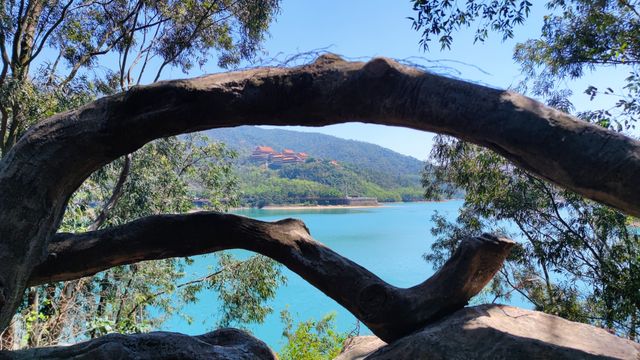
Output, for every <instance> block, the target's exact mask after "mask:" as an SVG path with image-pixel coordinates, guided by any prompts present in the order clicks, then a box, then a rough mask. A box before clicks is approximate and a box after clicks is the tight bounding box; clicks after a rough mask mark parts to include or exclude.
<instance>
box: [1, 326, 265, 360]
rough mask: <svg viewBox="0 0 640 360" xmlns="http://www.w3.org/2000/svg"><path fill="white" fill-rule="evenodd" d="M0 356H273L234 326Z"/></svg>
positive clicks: (235, 359)
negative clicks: (200, 333)
mask: <svg viewBox="0 0 640 360" xmlns="http://www.w3.org/2000/svg"><path fill="white" fill-rule="evenodd" d="M0 359H2V360H5V359H7V360H8V359H11V360H13V359H51V360H53V359H78V360H80V359H87V360H89V359H91V360H94V359H95V360H101V359H123V360H124V359H136V360H145V359H154V360H155V359H167V360H168V359H185V360H204V359H220V360H222V359H224V360H254V359H255V360H263V359H264V360H267V359H268V360H276V359H277V357H276V355H275V354H274V353H273V351H271V349H269V347H268V346H267V344H265V343H264V342H262V341H261V340H258V339H256V338H254V337H253V336H251V335H249V334H248V333H246V332H244V331H241V330H237V329H220V330H216V331H213V332H210V333H207V334H204V335H199V336H189V335H184V334H179V333H172V332H164V331H158V332H151V333H147V334H134V335H121V334H109V335H106V336H103V337H100V338H97V339H94V340H89V341H85V342H82V343H79V344H76V345H72V346H53V347H45V348H35V349H27V350H21V351H14V352H9V351H5V352H2V351H0Z"/></svg>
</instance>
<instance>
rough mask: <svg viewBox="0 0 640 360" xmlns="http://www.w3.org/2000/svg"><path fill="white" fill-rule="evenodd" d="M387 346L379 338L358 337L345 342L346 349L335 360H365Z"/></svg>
mask: <svg viewBox="0 0 640 360" xmlns="http://www.w3.org/2000/svg"><path fill="white" fill-rule="evenodd" d="M385 345H387V343H386V342H384V341H382V340H380V339H379V338H378V337H377V336H356V337H352V338H348V339H347V340H346V341H345V342H344V348H343V349H342V352H341V353H340V355H338V357H337V358H335V359H334V360H363V359H365V358H366V357H367V356H369V355H371V354H372V353H373V352H375V351H376V350H378V349H380V348H381V347H383V346H385Z"/></svg>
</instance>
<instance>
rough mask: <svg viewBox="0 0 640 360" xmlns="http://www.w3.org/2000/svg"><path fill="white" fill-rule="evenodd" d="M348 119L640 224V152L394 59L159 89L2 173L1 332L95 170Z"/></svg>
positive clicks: (55, 137)
mask: <svg viewBox="0 0 640 360" xmlns="http://www.w3.org/2000/svg"><path fill="white" fill-rule="evenodd" d="M346 121H362V122H369V123H376V124H385V125H396V126H404V127H409V128H414V129H419V130H426V131H434V132H438V133H445V134H450V135H453V136H456V137H459V138H461V139H464V140H468V141H471V142H473V143H476V144H479V145H483V146H486V147H488V148H491V149H493V150H495V151H497V152H499V153H501V154H502V155H504V156H505V157H507V158H508V159H510V160H511V161H513V162H514V163H516V164H517V165H519V166H521V167H523V168H526V169H528V170H530V171H532V172H533V173H535V174H537V175H538V176H540V177H543V178H546V179H548V180H551V181H553V182H555V183H556V184H558V185H560V186H563V187H565V188H568V189H571V190H573V191H576V192H578V193H580V194H582V195H584V196H586V197H589V198H591V199H594V200H597V201H601V202H604V203H607V204H609V205H612V206H614V207H617V208H618V209H621V210H623V211H625V212H627V213H629V214H632V215H635V216H640V191H637V184H636V182H637V179H638V178H640V143H639V142H638V141H635V140H633V139H630V138H627V137H625V136H623V135H620V134H616V133H614V132H611V131H607V130H605V129H602V128H600V127H597V126H595V125H591V124H587V123H584V122H580V121H577V120H576V119H575V118H573V117H571V116H569V115H567V114H564V113H561V112H559V111H556V110H554V109H551V108H548V107H545V106H544V105H542V104H540V103H538V102H536V101H534V100H531V99H529V98H526V97H524V96H521V95H518V94H515V93H511V92H506V91H501V90H496V89H491V88H487V87H484V86H480V85H476V84H471V83H467V82H463V81H459V80H453V79H448V78H445V77H442V76H438V75H433V74H428V73H423V72H420V71H418V70H415V69H412V68H409V67H406V66H402V65H399V64H398V63H395V62H393V61H391V60H387V59H374V60H372V61H370V62H368V63H360V62H353V63H352V62H345V61H343V60H341V59H339V58H337V57H335V56H332V55H328V56H323V57H321V58H319V59H318V61H316V62H315V63H313V64H311V65H308V66H302V67H297V68H291V69H281V68H263V69H254V70H247V71H241V72H234V73H225V74H217V75H210V76H204V77H200V78H195V79H191V80H175V81H166V82H159V83H156V84H153V85H150V86H143V87H137V88H134V89H132V90H130V91H128V92H126V93H123V94H118V95H114V96H110V97H105V98H102V99H100V100H97V101H95V102H93V103H91V104H88V105H86V106H84V107H82V108H80V109H78V110H75V111H70V112H67V113H63V114H58V115H56V116H54V117H52V118H50V119H48V120H45V121H42V122H41V123H39V124H38V125H36V126H34V127H33V128H32V129H30V130H29V131H28V132H27V133H26V134H25V136H24V137H23V138H22V139H21V140H20V141H19V142H18V143H17V144H16V145H15V146H14V147H13V148H12V149H11V150H10V151H9V153H7V155H6V157H5V158H4V159H3V161H2V163H0V237H1V239H0V264H3V265H2V267H0V328H2V327H4V326H6V324H8V321H9V318H10V317H11V316H12V315H13V312H14V310H15V308H16V306H17V304H18V302H19V301H20V298H21V296H22V291H23V289H24V287H25V286H26V283H27V280H28V278H29V275H30V273H31V270H32V269H33V267H34V266H35V265H36V264H37V263H39V262H41V261H42V259H43V257H45V256H46V245H47V242H48V240H49V239H50V238H51V236H53V234H54V233H55V231H56V229H57V227H58V224H59V222H60V219H61V217H62V214H63V212H64V208H65V206H66V202H67V199H68V198H69V197H70V196H71V194H72V193H73V191H74V190H75V189H76V188H77V187H78V186H79V185H80V184H81V183H82V181H84V180H85V179H86V178H87V177H88V176H89V175H90V174H91V173H92V172H93V171H95V170H97V169H98V168H100V167H101V166H103V165H105V164H107V163H108V162H110V161H112V160H114V159H116V158H118V157H119V156H122V155H124V154H127V153H131V152H133V151H135V150H136V149H138V148H140V147H141V146H143V145H144V144H145V143H147V142H149V141H151V140H153V139H156V138H159V137H163V136H169V135H175V134H179V133H184V132H190V131H196V130H203V129H208V128H215V127H226V126H237V125H241V124H273V125H307V126H320V125H327V124H333V123H340V122H346Z"/></svg>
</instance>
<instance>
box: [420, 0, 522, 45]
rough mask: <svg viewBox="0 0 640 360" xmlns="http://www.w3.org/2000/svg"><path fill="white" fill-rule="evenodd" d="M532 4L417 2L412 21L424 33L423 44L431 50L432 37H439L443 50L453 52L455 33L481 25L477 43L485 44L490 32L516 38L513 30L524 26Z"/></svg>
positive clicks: (441, 0) (472, 1) (510, 1)
mask: <svg viewBox="0 0 640 360" xmlns="http://www.w3.org/2000/svg"><path fill="white" fill-rule="evenodd" d="M531 6H532V3H531V2H529V1H527V0H522V1H515V0H509V1H482V0H477V1H474V0H470V1H465V2H464V5H460V4H459V3H458V2H457V1H451V0H436V1H432V0H414V1H413V10H414V11H416V12H417V16H416V17H415V18H414V17H412V18H410V19H411V20H412V21H413V28H414V29H415V30H418V31H422V40H420V44H421V45H422V46H423V48H424V49H425V50H428V49H429V42H430V41H431V40H432V36H437V37H438V42H440V46H441V48H442V49H445V48H451V44H452V42H453V35H452V34H453V33H454V32H456V31H458V30H460V29H463V28H469V27H471V26H472V25H473V24H474V23H479V24H478V26H477V27H476V30H475V38H474V41H480V42H482V41H484V40H486V38H487V37H488V35H489V31H497V32H500V33H501V34H502V38H503V39H507V38H511V37H513V29H514V28H515V27H516V26H517V25H521V24H522V23H523V22H524V21H525V19H526V18H527V16H529V12H530V11H531Z"/></svg>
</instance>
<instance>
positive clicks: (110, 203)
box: [89, 154, 132, 231]
mask: <svg viewBox="0 0 640 360" xmlns="http://www.w3.org/2000/svg"><path fill="white" fill-rule="evenodd" d="M131 156H132V155H131V154H127V155H125V156H124V163H123V164H122V170H120V175H118V181H117V182H116V185H115V186H114V187H113V191H112V192H111V196H110V197H109V200H107V202H105V203H104V205H103V206H102V210H100V213H99V214H98V216H97V217H96V219H95V221H94V222H93V224H91V226H89V230H91V231H93V230H98V229H99V228H100V226H102V224H104V222H105V221H106V220H107V218H108V217H109V213H110V212H111V210H113V208H114V207H115V206H116V203H117V202H118V200H120V197H122V193H123V191H124V183H125V181H127V178H128V177H129V171H130V170H131Z"/></svg>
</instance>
